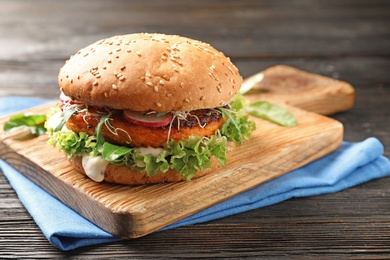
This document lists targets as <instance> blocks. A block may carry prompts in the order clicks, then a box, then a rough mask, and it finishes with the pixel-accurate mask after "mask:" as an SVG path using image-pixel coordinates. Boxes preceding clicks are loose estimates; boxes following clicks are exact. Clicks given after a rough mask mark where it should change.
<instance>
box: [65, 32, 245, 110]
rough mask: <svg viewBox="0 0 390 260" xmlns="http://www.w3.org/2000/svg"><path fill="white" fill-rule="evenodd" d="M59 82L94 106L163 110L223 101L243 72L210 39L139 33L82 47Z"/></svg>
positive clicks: (209, 105) (233, 92) (237, 86)
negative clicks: (202, 39)
mask: <svg viewBox="0 0 390 260" xmlns="http://www.w3.org/2000/svg"><path fill="white" fill-rule="evenodd" d="M58 81H59V85H60V88H61V90H62V91H63V92H64V93H65V94H66V95H67V96H69V97H71V98H73V99H76V100H80V101H82V102H85V103H87V104H89V105H92V106H96V107H109V108H114V109H120V110H125V109H127V110H133V111H157V112H163V111H189V110H196V109H202V108H214V107H218V106H223V105H225V104H227V103H229V101H231V100H232V99H233V98H234V96H235V95H236V94H237V92H238V91H239V89H240V87H241V83H242V77H241V76H240V74H239V72H238V69H237V68H236V67H235V66H234V65H233V63H232V62H231V61H230V59H229V58H227V57H226V56H225V55H224V54H223V53H222V52H219V51H217V50H216V49H215V48H213V47H212V46H210V45H209V44H206V43H203V42H200V41H197V40H193V39H189V38H186V37H181V36H173V35H164V34H143V33H140V34H128V35H119V36H114V37H111V38H107V39H103V40H100V41H97V42H95V43H93V44H91V45H89V46H87V47H85V48H83V49H81V50H79V51H78V52H77V53H76V54H75V55H73V56H72V57H71V58H70V59H69V60H68V61H67V63H66V64H65V65H64V66H63V67H62V68H61V70H60V73H59V76H58Z"/></svg>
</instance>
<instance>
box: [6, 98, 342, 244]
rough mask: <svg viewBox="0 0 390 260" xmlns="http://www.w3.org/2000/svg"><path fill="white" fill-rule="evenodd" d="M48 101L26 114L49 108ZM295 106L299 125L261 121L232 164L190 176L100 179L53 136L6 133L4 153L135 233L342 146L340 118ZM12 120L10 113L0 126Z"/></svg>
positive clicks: (110, 227)
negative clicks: (146, 181) (153, 180)
mask: <svg viewBox="0 0 390 260" xmlns="http://www.w3.org/2000/svg"><path fill="white" fill-rule="evenodd" d="M49 106H50V104H46V105H43V106H40V107H36V108H32V109H29V110H28V111H27V112H36V113H44V112H45V111H47V110H48V108H49ZM288 109H289V110H290V112H292V113H293V114H294V116H295V117H296V118H297V120H298V125H297V126H295V127H282V126H278V125H275V124H273V123H270V122H268V121H265V120H262V119H255V121H256V125H257V129H256V131H255V132H254V134H253V138H252V139H251V140H250V141H247V142H245V143H243V144H242V145H241V146H240V147H238V148H237V149H235V150H234V151H233V152H232V154H231V158H230V160H229V163H228V165H227V166H225V167H222V168H219V169H218V170H216V171H215V172H214V173H213V174H211V175H208V176H205V177H202V178H199V179H196V180H193V181H191V182H180V183H168V184H156V185H142V186H126V185H116V184H108V183H96V182H94V181H92V180H90V179H89V178H88V177H86V176H84V175H82V174H79V173H78V172H76V171H75V170H73V169H72V167H71V165H70V163H69V162H68V160H67V159H66V157H65V156H64V154H62V153H61V152H59V151H57V150H56V149H55V148H53V147H51V146H50V145H48V144H47V136H46V135H43V136H40V137H37V138H33V139H29V140H21V141H18V140H14V139H10V138H8V139H3V140H2V141H1V142H0V157H1V158H3V159H4V160H6V161H7V162H8V163H10V164H11V165H12V166H14V167H15V168H16V169H17V170H19V171H20V172H22V173H23V174H24V175H26V176H27V177H28V178H29V179H31V180H32V181H33V182H35V183H36V184H38V185H39V186H41V187H42V188H44V189H45V190H47V191H48V192H49V193H51V194H52V195H54V196H55V197H57V198H58V199H59V200H61V201H63V202H64V203H65V204H67V205H68V206H70V207H71V208H73V209H74V210H75V211H77V212H78V213H80V214H81V215H82V216H84V217H86V218H87V219H89V220H90V221H92V222H93V223H95V224H96V225H98V226H100V227H101V228H103V229H104V230H106V231H108V232H110V233H112V234H114V235H116V236H120V237H124V238H136V237H140V236H144V235H146V234H148V233H150V232H153V231H155V230H158V229H160V228H163V227H165V226H167V225H169V224H171V223H174V222H176V221H178V220H180V219H182V218H184V217H186V216H189V215H192V214H194V213H196V212H198V211H200V210H202V209H205V208H207V207H210V206H212V205H214V204H216V203H218V202H221V201H223V200H226V199H228V198H230V197H232V196H234V195H237V194H239V193H241V192H243V191H246V190H248V189H250V188H252V187H255V186H257V185H259V184H261V183H264V182H266V181H269V180H271V179H273V178H276V177H278V176H280V175H282V174H284V173H286V172H289V171H291V170H293V169H296V168H298V167H300V166H303V165H305V164H307V163H309V162H311V161H314V160H316V159H318V158H320V157H322V156H324V155H326V154H328V153H330V152H332V151H334V150H335V149H336V148H337V147H339V146H340V144H341V142H342V138H343V126H342V124H341V123H339V122H338V121H336V120H333V119H330V118H327V117H325V116H321V115H317V114H314V113H311V112H307V111H304V110H300V109H298V108H294V107H288ZM5 120H7V117H5V118H2V119H1V121H0V124H3V123H4V122H5ZM0 133H1V132H0ZM1 134H2V133H1Z"/></svg>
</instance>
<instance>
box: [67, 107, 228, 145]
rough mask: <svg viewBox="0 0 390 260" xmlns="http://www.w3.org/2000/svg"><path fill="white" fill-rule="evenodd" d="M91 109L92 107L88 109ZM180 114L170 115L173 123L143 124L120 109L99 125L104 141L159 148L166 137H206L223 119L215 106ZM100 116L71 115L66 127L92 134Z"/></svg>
mask: <svg viewBox="0 0 390 260" xmlns="http://www.w3.org/2000/svg"><path fill="white" fill-rule="evenodd" d="M92 111H93V110H92ZM185 115H186V117H185V118H183V116H174V117H173V119H172V120H173V122H172V123H171V124H169V125H167V126H163V127H145V126H141V125H137V124H134V123H132V122H129V121H127V120H126V119H125V118H124V117H123V115H122V112H121V111H114V112H113V113H112V116H111V117H110V119H109V120H108V121H109V123H108V124H104V125H103V127H102V135H103V137H104V139H105V140H107V141H108V142H110V143H114V144H117V145H123V146H129V147H155V148H157V147H163V146H164V143H165V142H166V141H167V140H168V138H169V140H176V141H177V140H181V139H186V138H189V137H190V136H207V137H208V136H210V135H213V134H215V132H216V131H217V130H218V129H219V128H221V127H222V125H223V124H224V122H225V121H224V119H223V117H222V115H221V113H220V112H219V111H217V110H215V109H200V110H195V111H191V112H190V113H186V114H185ZM100 118H101V117H100V116H97V115H96V113H95V112H91V109H90V111H89V112H78V113H75V114H73V115H72V116H71V117H70V119H69V120H68V122H67V124H66V126H67V128H68V129H70V130H72V131H74V132H76V133H80V132H85V133H87V134H88V135H94V132H95V128H96V127H97V125H98V123H99V121H100Z"/></svg>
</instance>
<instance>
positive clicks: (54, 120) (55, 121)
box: [46, 112, 62, 129]
mask: <svg viewBox="0 0 390 260" xmlns="http://www.w3.org/2000/svg"><path fill="white" fill-rule="evenodd" d="M61 114H62V113H61V112H57V113H55V114H54V115H52V116H51V117H50V118H49V119H48V120H47V122H46V128H47V129H55V128H56V127H57V126H58V125H59V124H60V123H61V119H62V117H61Z"/></svg>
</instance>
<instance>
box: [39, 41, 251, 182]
mask: <svg viewBox="0 0 390 260" xmlns="http://www.w3.org/2000/svg"><path fill="white" fill-rule="evenodd" d="M58 81H59V86H60V89H61V96H60V103H59V106H58V107H56V108H53V109H52V110H51V111H50V112H49V114H48V120H47V122H46V128H47V129H48V130H49V131H48V132H49V136H50V139H49V143H51V144H52V145H54V146H56V147H57V148H59V149H60V150H62V151H64V152H65V153H66V154H67V155H68V158H69V159H70V161H71V163H72V164H73V166H74V167H75V169H76V170H77V171H79V172H81V173H84V174H86V175H87V176H89V177H90V178H91V179H93V180H95V181H98V182H99V181H103V180H104V181H108V182H113V183H121V184H146V183H161V182H175V181H182V180H187V181H188V180H191V179H192V178H196V177H200V176H203V175H205V174H208V173H210V172H212V171H213V170H214V169H216V168H217V167H219V166H223V165H225V164H226V163H227V154H228V152H229V150H230V149H231V148H230V147H232V146H231V144H234V143H235V144H239V143H241V142H242V141H243V140H245V139H249V138H250V135H251V132H252V131H253V129H254V123H253V122H252V121H249V120H248V117H247V115H246V114H244V112H242V111H241V109H242V106H243V105H242V102H243V99H242V97H240V96H239V95H237V93H238V91H239V89H240V87H241V83H242V77H241V76H240V74H239V72H238V70H237V68H236V67H235V66H234V65H233V64H232V62H231V61H230V59H229V58H227V57H226V56H225V55H224V54H223V53H221V52H219V51H217V50H216V49H214V48H213V47H211V46H210V45H209V44H206V43H203V42H200V41H196V40H192V39H189V38H185V37H180V36H172V35H164V34H129V35H120V36H114V37H112V38H107V39H103V40H100V41H98V42H96V43H93V44H91V45H89V46H87V47H85V48H83V49H81V50H79V51H78V52H77V53H76V54H75V55H73V56H72V57H71V58H70V59H69V60H68V61H67V62H66V63H65V65H64V66H63V67H62V68H61V69H60V72H59V76H58Z"/></svg>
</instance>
